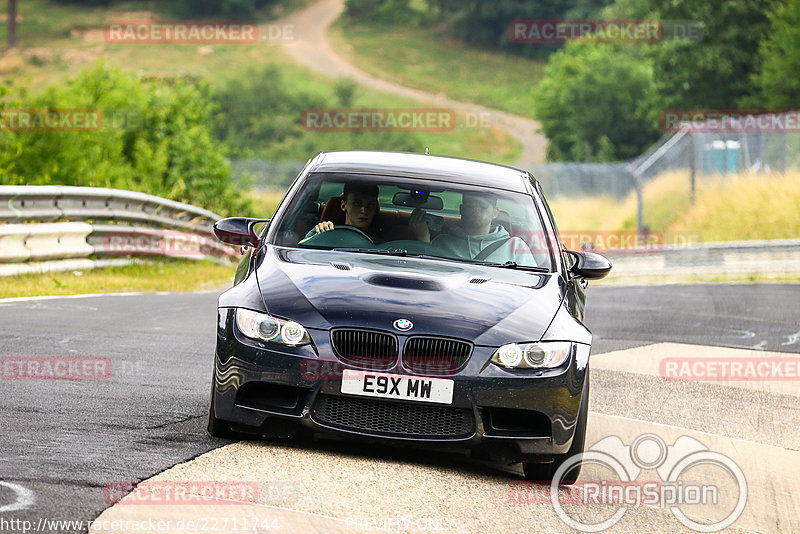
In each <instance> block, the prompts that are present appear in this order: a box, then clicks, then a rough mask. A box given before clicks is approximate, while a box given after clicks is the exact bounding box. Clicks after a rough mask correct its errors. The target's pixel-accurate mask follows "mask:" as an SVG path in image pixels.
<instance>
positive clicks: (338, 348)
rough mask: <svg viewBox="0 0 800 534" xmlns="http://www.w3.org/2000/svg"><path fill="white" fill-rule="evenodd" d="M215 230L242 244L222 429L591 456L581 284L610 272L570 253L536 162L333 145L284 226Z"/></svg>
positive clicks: (216, 382) (215, 416)
mask: <svg viewBox="0 0 800 534" xmlns="http://www.w3.org/2000/svg"><path fill="white" fill-rule="evenodd" d="M214 230H215V233H216V235H217V236H218V237H219V238H220V239H221V240H223V241H225V242H228V243H231V244H237V245H242V246H244V247H246V250H247V253H246V254H245V256H244V258H243V259H242V262H241V263H240V265H239V268H238V269H237V272H236V278H235V281H234V286H233V287H232V288H231V289H230V290H228V291H227V292H225V293H223V294H222V295H221V296H220V299H219V310H218V314H219V317H218V326H217V346H216V356H215V359H214V377H213V388H212V393H211V408H210V413H209V422H208V430H209V432H210V433H211V434H213V435H215V436H223V437H241V436H247V435H249V436H265V437H292V436H294V435H295V434H297V433H298V432H305V433H311V434H322V435H331V434H335V435H338V436H339V437H348V436H349V437H352V438H354V439H361V440H379V441H384V442H392V443H395V444H406V445H414V446H421V447H440V446H445V447H448V448H451V449H452V448H457V449H463V450H464V451H469V452H470V453H471V454H472V455H473V456H477V457H483V458H488V459H493V460H501V461H508V462H522V463H523V469H524V472H525V475H526V476H527V477H529V478H532V479H537V480H547V479H550V478H552V476H553V474H554V473H555V472H556V470H557V469H558V467H559V466H560V465H561V464H562V463H563V462H565V461H566V460H567V459H568V458H569V457H571V456H572V455H575V454H578V453H581V452H582V451H583V446H584V437H585V431H586V420H587V415H588V392H589V380H588V377H589V355H590V352H591V343H592V335H591V333H590V332H589V331H588V330H587V328H586V327H585V326H584V325H583V323H582V319H583V312H584V304H585V293H584V289H585V286H586V280H587V279H593V278H602V277H603V276H605V275H606V274H608V272H609V271H610V269H611V265H610V264H609V263H608V261H606V260H605V259H604V258H603V257H601V256H598V255H596V254H593V253H591V252H583V251H569V250H565V249H563V248H562V246H561V245H560V240H559V237H558V230H557V227H556V224H555V221H554V220H553V215H552V213H551V212H550V209H549V207H548V206H547V203H546V201H545V199H544V196H543V194H542V189H541V186H540V185H539V183H538V182H537V181H536V180H535V178H533V177H532V176H531V175H530V174H529V173H528V172H526V171H522V170H518V169H513V168H510V167H504V166H499V165H494V164H489V163H482V162H477V161H471V160H464V159H456V158H448V157H440V156H432V155H427V154H406V153H390V152H356V151H352V152H333V153H322V154H319V155H318V156H316V157H315V158H313V159H312V160H310V161H309V162H308V164H307V165H306V166H305V168H304V169H303V171H302V172H301V173H300V175H299V176H298V177H297V179H296V180H295V181H294V183H293V184H292V186H291V188H290V189H289V191H288V193H287V194H286V197H285V198H284V199H283V201H282V202H281V204H280V206H279V207H278V209H277V211H276V213H275V216H274V218H273V219H272V220H270V221H266V220H259V219H248V218H241V217H233V218H229V219H223V220H221V221H219V222H218V223H217V224H216V225H215V227H214ZM579 470H580V467H579V465H578V467H577V468H571V469H570V471H569V472H568V473H567V474H566V476H563V477H561V480H562V481H563V482H570V481H572V480H574V479H575V478H576V477H577V475H578V472H579ZM562 471H563V470H562Z"/></svg>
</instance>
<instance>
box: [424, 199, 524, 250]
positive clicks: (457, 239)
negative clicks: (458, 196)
mask: <svg viewBox="0 0 800 534" xmlns="http://www.w3.org/2000/svg"><path fill="white" fill-rule="evenodd" d="M459 211H460V212H461V224H460V225H459V226H456V227H454V228H453V229H451V230H450V231H449V232H448V233H446V234H441V235H438V236H436V237H435V238H434V239H433V241H432V242H431V235H430V230H429V229H428V225H427V223H426V222H425V210H422V209H420V208H417V209H415V210H414V212H413V213H412V214H411V220H410V221H409V226H410V227H411V229H412V230H413V231H414V233H415V234H416V236H417V239H419V240H420V241H422V242H425V243H428V242H430V243H431V245H432V246H433V247H435V248H437V249H438V252H441V253H443V254H446V255H447V256H449V257H451V258H462V259H468V260H481V261H489V262H493V263H505V262H508V261H513V262H514V263H517V264H519V265H528V266H534V265H535V263H534V261H533V258H532V253H531V250H530V248H528V245H527V244H526V243H525V242H524V241H523V240H522V239H520V238H519V237H511V236H510V235H509V234H508V232H507V231H506V229H505V228H503V227H502V226H501V225H495V226H492V221H493V220H494V219H496V218H497V216H498V214H499V210H498V209H497V198H493V197H487V196H485V195H478V194H469V193H464V195H463V197H462V201H461V206H459Z"/></svg>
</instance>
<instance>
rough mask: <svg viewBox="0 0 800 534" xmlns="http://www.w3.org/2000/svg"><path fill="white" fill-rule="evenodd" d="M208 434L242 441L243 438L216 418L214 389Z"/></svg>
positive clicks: (209, 410)
mask: <svg viewBox="0 0 800 534" xmlns="http://www.w3.org/2000/svg"><path fill="white" fill-rule="evenodd" d="M208 433H209V434H211V435H212V436H214V437H215V438H226V439H241V436H240V435H239V434H238V433H237V432H235V431H233V430H231V427H230V426H229V425H228V423H226V422H225V421H223V420H222V419H217V418H216V417H215V416H214V389H213V386H212V389H211V406H210V407H209V409H208Z"/></svg>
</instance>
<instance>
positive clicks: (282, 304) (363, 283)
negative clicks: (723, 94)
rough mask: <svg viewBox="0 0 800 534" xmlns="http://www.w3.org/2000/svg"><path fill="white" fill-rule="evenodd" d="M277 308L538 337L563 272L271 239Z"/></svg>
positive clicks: (482, 335)
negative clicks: (278, 243)
mask: <svg viewBox="0 0 800 534" xmlns="http://www.w3.org/2000/svg"><path fill="white" fill-rule="evenodd" d="M257 275H258V283H259V287H260V290H261V293H262V295H263V298H264V304H265V306H266V309H267V311H268V312H269V313H270V314H273V315H276V316H278V317H283V318H287V319H293V320H296V321H298V322H300V323H301V324H303V325H304V326H306V327H307V328H318V329H330V328H333V327H348V326H349V327H354V326H355V327H360V328H374V329H380V330H389V331H395V332H396V333H401V332H399V331H398V330H396V329H395V328H394V327H393V323H394V321H395V320H397V319H408V320H410V321H411V322H412V323H413V327H412V328H411V329H410V330H409V331H408V332H405V333H407V334H409V335H412V334H434V335H443V336H451V337H457V338H462V339H469V340H471V341H473V342H474V343H476V344H478V345H499V344H504V343H508V342H510V341H538V340H539V339H540V338H541V336H542V335H543V334H544V332H545V331H546V330H547V327H548V325H549V324H550V322H551V321H552V319H553V317H554V316H555V314H556V312H557V311H558V309H559V305H560V304H561V300H562V292H561V290H560V288H559V284H558V276H556V275H551V274H538V273H531V272H524V271H515V270H512V269H500V268H496V267H485V266H479V265H471V264H467V263H457V262H449V261H438V260H426V259H419V258H413V257H395V256H383V255H375V254H360V253H349V252H333V251H323V250H298V249H283V248H277V247H272V246H269V247H267V249H266V250H265V257H264V260H263V261H262V262H261V265H260V266H259V268H258V271H257Z"/></svg>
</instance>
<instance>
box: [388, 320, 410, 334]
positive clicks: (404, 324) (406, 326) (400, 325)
mask: <svg viewBox="0 0 800 534" xmlns="http://www.w3.org/2000/svg"><path fill="white" fill-rule="evenodd" d="M393 324H394V327H395V328H397V329H398V330H401V331H403V332H405V331H406V330H411V329H412V328H414V323H412V322H411V321H409V320H408V319H398V320H396V321H395V322H394V323H393Z"/></svg>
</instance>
